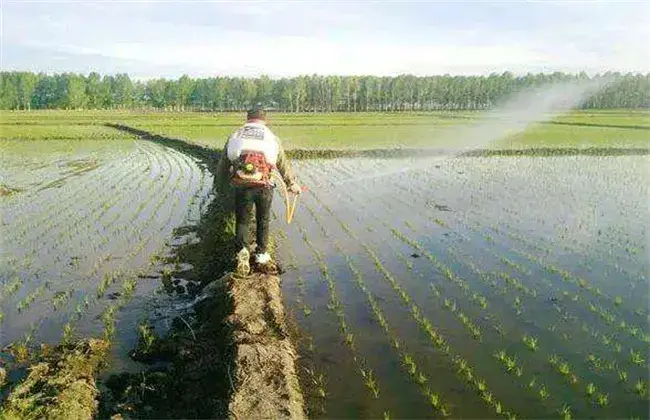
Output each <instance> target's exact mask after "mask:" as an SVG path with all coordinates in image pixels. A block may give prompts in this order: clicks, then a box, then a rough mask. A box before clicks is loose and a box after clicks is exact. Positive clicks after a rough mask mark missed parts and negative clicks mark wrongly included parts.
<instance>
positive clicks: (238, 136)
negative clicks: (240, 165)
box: [227, 122, 279, 165]
mask: <svg viewBox="0 0 650 420" xmlns="http://www.w3.org/2000/svg"><path fill="white" fill-rule="evenodd" d="M227 151H228V160H230V161H231V162H233V161H235V160H237V159H238V158H239V156H240V155H241V153H242V152H243V151H252V152H259V153H263V154H264V157H265V158H266V161H267V162H268V163H270V164H271V165H275V164H276V162H277V160H278V153H279V147H278V141H277V137H276V136H275V134H273V131H271V129H270V128H268V127H267V126H266V125H265V124H264V123H260V122H248V123H246V124H244V126H242V128H240V129H239V130H237V131H235V132H234V133H233V134H232V135H231V136H230V138H229V139H228V146H227Z"/></svg>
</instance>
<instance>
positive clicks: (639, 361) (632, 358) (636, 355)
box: [630, 349, 645, 366]
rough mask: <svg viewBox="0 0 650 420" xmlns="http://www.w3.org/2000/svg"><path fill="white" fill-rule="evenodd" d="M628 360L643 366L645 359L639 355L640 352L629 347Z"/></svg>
mask: <svg viewBox="0 0 650 420" xmlns="http://www.w3.org/2000/svg"><path fill="white" fill-rule="evenodd" d="M630 362H632V363H634V364H635V365H639V366H643V364H644V363H645V359H644V358H643V356H641V352H636V351H634V350H632V349H630Z"/></svg>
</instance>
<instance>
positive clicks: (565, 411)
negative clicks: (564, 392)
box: [558, 405, 573, 420]
mask: <svg viewBox="0 0 650 420" xmlns="http://www.w3.org/2000/svg"><path fill="white" fill-rule="evenodd" d="M558 412H559V414H560V416H562V419H563V420H571V419H572V418H573V413H572V412H571V407H569V406H568V405H564V406H562V408H561V409H560V410H559V411H558Z"/></svg>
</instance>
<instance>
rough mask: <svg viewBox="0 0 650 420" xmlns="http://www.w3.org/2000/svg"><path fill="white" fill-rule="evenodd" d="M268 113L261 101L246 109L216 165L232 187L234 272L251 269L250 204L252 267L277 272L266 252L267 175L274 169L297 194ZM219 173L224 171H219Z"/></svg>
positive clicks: (269, 199)
mask: <svg viewBox="0 0 650 420" xmlns="http://www.w3.org/2000/svg"><path fill="white" fill-rule="evenodd" d="M267 121H268V120H267V117H266V113H265V111H264V109H263V108H262V106H261V105H260V104H257V105H255V106H254V107H252V108H251V109H250V110H249V111H248V113H247V121H246V124H244V125H243V126H242V127H241V128H240V129H238V130H237V131H235V132H234V133H233V134H232V135H231V136H230V138H229V139H228V141H227V143H226V145H225V147H224V151H223V154H222V156H221V160H220V162H219V165H220V167H221V169H220V170H221V171H225V173H226V177H227V179H228V180H229V185H230V186H232V187H233V188H234V196H235V219H236V233H237V239H236V240H237V248H238V249H239V250H240V251H239V252H238V253H237V272H238V273H240V274H242V275H247V274H249V273H250V270H251V261H250V257H251V251H252V249H251V246H252V244H251V230H250V226H249V222H250V220H251V218H252V217H251V216H252V211H253V205H255V218H256V225H257V243H256V247H255V250H254V251H255V255H254V260H253V261H252V262H253V268H255V269H256V270H257V271H259V272H262V273H265V274H277V272H278V270H277V266H276V264H275V262H274V261H273V259H272V258H271V255H270V254H269V252H268V246H269V224H270V216H271V204H272V200H273V189H274V187H275V184H274V183H273V181H272V180H271V178H270V173H271V171H272V170H274V169H277V170H278V172H279V173H280V175H281V177H282V179H283V180H284V182H285V184H286V185H287V189H288V191H289V192H292V193H294V194H300V191H301V189H300V185H299V184H298V182H296V180H295V179H294V177H293V175H292V171H291V162H290V161H289V160H288V159H287V157H286V155H285V153H284V149H283V148H282V145H281V144H280V140H279V139H278V138H277V137H276V136H275V134H273V132H272V131H271V130H270V129H269V128H268V126H267ZM221 173H222V174H223V173H224V172H221Z"/></svg>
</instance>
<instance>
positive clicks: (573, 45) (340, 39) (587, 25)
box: [0, 0, 650, 79]
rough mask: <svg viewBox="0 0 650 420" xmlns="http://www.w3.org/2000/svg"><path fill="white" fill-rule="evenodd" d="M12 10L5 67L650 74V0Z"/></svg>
mask: <svg viewBox="0 0 650 420" xmlns="http://www.w3.org/2000/svg"><path fill="white" fill-rule="evenodd" d="M0 1H1V4H2V27H1V40H0V42H1V47H2V48H1V57H0V58H1V65H2V70H29V71H34V72H46V73H58V72H77V73H83V74H87V73H89V72H91V71H97V72H99V73H101V74H115V73H123V72H126V73H128V74H129V75H131V76H133V77H135V78H139V79H150V78H158V77H166V78H176V77H180V76H181V75H183V74H187V75H190V76H193V77H207V76H216V75H230V76H246V77H255V76H259V75H261V74H266V75H269V76H271V77H273V78H277V77H287V76H289V77H290V76H295V75H300V74H314V73H317V74H338V75H365V74H373V75H379V76H385V75H387V76H392V75H398V74H405V73H409V74H415V75H434V74H453V75H470V74H475V75H479V74H489V73H492V72H497V73H501V72H504V71H510V72H512V73H515V74H524V73H527V72H532V73H538V72H553V71H563V72H570V73H577V72H581V71H585V72H587V73H588V74H595V73H604V72H606V71H619V72H642V73H649V72H650V52H649V51H650V49H649V48H648V42H649V41H650V1H635V2H625V1H575V0H574V1H552V0H546V1H537V2H531V1H523V0H520V1H477V0H475V1H390V0H383V1H381V0H377V1H370V0H366V1H352V0H347V1H336V0H330V1H307V0H303V1H299V2H298V1H243V0H240V1H198V0H194V1H168V0H162V1H156V0H148V1H144V0H130V1H126V0H108V1H105V0H95V1H79V0H76V1H75V0H68V1H56V0H49V1H48V0H0Z"/></svg>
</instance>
